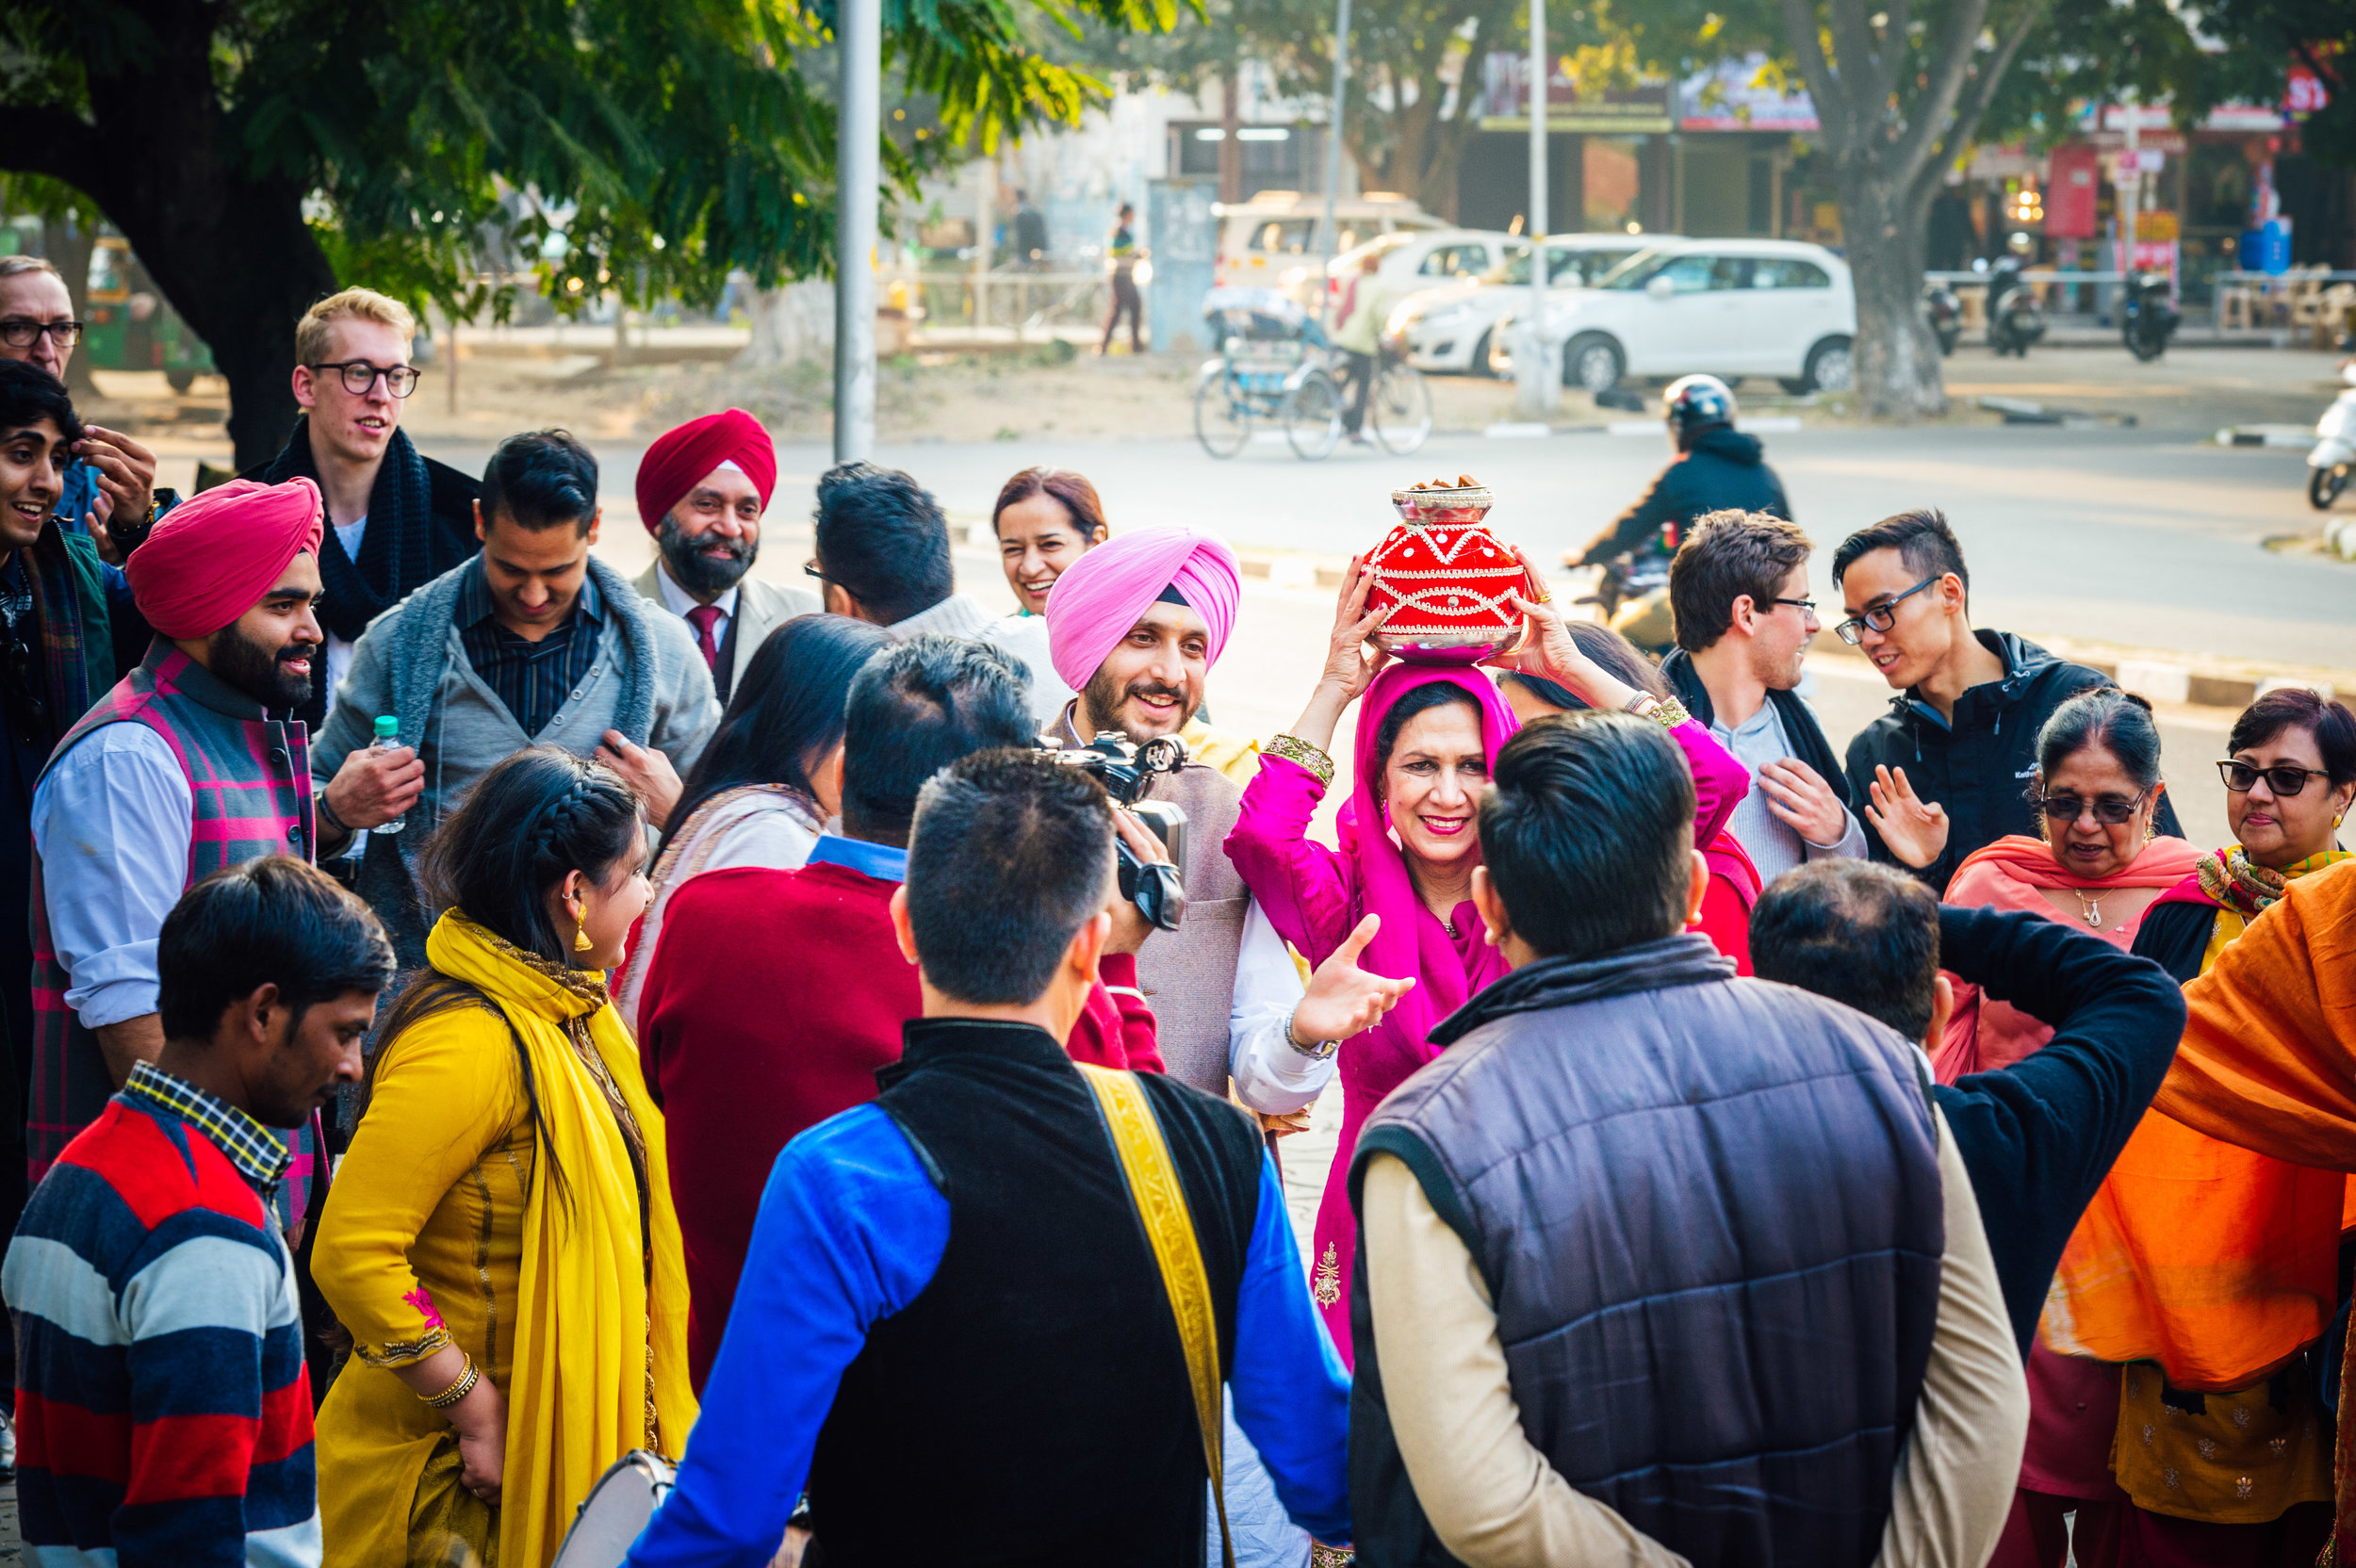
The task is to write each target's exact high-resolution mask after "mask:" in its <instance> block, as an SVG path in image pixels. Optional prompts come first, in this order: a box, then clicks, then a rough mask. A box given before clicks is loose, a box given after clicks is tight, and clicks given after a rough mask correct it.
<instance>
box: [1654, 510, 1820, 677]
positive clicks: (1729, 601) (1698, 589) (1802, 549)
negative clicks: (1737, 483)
mask: <svg viewBox="0 0 2356 1568" xmlns="http://www.w3.org/2000/svg"><path fill="white" fill-rule="evenodd" d="M1813 548H1814V546H1812V545H1810V544H1809V543H1808V535H1807V534H1805V533H1802V532H1801V531H1799V530H1798V529H1796V528H1794V527H1792V525H1791V524H1790V523H1787V522H1785V521H1784V520H1783V519H1782V518H1781V517H1776V516H1773V515H1769V514H1767V513H1764V512H1712V513H1710V514H1709V515H1706V516H1702V517H1698V518H1696V519H1694V522H1693V531H1691V532H1690V533H1688V534H1687V535H1686V540H1685V544H1684V547H1682V548H1680V549H1679V550H1678V551H1677V559H1675V560H1674V561H1672V562H1670V563H1669V614H1670V618H1671V620H1672V621H1673V622H1674V623H1675V625H1676V628H1677V646H1679V647H1681V648H1683V649H1684V650H1685V651H1686V652H1688V653H1699V652H1701V651H1702V650H1703V649H1704V648H1706V647H1709V646H1710V645H1711V644H1713V643H1715V642H1717V641H1718V639H1719V638H1721V637H1724V636H1725V635H1726V629H1727V628H1728V627H1730V626H1732V625H1733V624H1734V601H1735V600H1736V599H1738V598H1741V597H1742V596H1743V595H1745V594H1748V595H1749V596H1751V604H1752V605H1753V607H1754V608H1756V609H1758V610H1759V611H1760V612H1761V613H1764V612H1765V611H1766V610H1768V609H1769V608H1770V607H1771V605H1772V602H1773V600H1774V599H1775V594H1776V591H1777V590H1778V589H1780V588H1781V587H1782V586H1783V580H1784V579H1785V578H1787V577H1789V576H1791V575H1792V567H1794V566H1797V565H1798V564H1801V563H1802V562H1804V561H1806V560H1807V559H1808V551H1810V550H1811V549H1813Z"/></svg>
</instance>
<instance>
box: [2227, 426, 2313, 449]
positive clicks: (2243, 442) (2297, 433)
mask: <svg viewBox="0 0 2356 1568" xmlns="http://www.w3.org/2000/svg"><path fill="white" fill-rule="evenodd" d="M2217 445H2218V446H2220V447H2312V446H2314V445H2315V432H2314V431H2312V430H2309V429H2306V428H2304V427H2302V426H2299V425H2228V426H2226V427H2225V428H2224V429H2223V430H2221V431H2218V432H2217Z"/></svg>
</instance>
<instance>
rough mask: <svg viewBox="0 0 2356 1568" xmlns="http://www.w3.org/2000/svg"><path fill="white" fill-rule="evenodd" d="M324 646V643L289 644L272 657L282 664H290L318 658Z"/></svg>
mask: <svg viewBox="0 0 2356 1568" xmlns="http://www.w3.org/2000/svg"><path fill="white" fill-rule="evenodd" d="M324 646H326V645H325V644H323V643H288V644H287V645H286V646H285V647H283V648H280V649H279V650H278V651H277V652H276V653H274V654H272V655H271V656H270V657H271V658H273V659H275V660H277V661H278V662H280V663H281V664H290V663H292V662H294V661H296V660H298V659H316V658H318V657H319V649H320V648H322V647H324Z"/></svg>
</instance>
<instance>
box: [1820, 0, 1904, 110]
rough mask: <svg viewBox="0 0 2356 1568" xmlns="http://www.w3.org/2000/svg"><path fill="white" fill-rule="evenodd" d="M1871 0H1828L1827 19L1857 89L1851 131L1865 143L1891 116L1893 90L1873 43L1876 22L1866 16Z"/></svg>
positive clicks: (1848, 79) (1844, 70)
mask: <svg viewBox="0 0 2356 1568" xmlns="http://www.w3.org/2000/svg"><path fill="white" fill-rule="evenodd" d="M1868 3H1869V0H1825V5H1824V20H1825V23H1826V24H1827V25H1828V26H1829V27H1830V28H1831V30H1832V46H1833V50H1834V52H1835V53H1836V54H1837V55H1838V56H1839V57H1840V61H1841V80H1842V81H1843V82H1845V83H1848V84H1850V85H1851V86H1852V87H1854V88H1855V89H1856V90H1855V91H1854V92H1852V93H1851V94H1850V95H1849V103H1848V109H1849V116H1850V134H1851V135H1853V136H1854V137H1856V138H1857V141H1858V143H1859V144H1861V145H1871V144H1872V143H1873V142H1875V141H1878V140H1879V139H1880V137H1879V136H1878V135H1877V134H1876V132H1877V130H1878V128H1879V127H1880V126H1881V125H1882V124H1883V123H1884V122H1886V121H1887V120H1888V119H1889V116H1890V92H1889V89H1888V88H1887V87H1885V86H1884V85H1883V69H1882V60H1881V57H1880V52H1879V51H1878V50H1876V49H1875V48H1874V47H1873V24H1872V23H1870V22H1868V21H1866V19H1865V8H1866V6H1867V4H1868Z"/></svg>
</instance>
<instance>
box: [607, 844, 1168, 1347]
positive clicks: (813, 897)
mask: <svg viewBox="0 0 2356 1568" xmlns="http://www.w3.org/2000/svg"><path fill="white" fill-rule="evenodd" d="M898 886H899V884H898V883H896V882H887V881H883V880H880V879H878V878H876V877H873V876H868V875H866V874H863V873H860V872H856V871H853V870H852V869H850V868H849V867H848V866H842V865H834V864H825V863H822V864H819V865H813V866H804V867H803V868H801V869H800V870H799V871H771V870H768V869H766V868H762V867H751V866H747V867H742V868H739V869H736V870H732V871H715V872H706V873H705V874H702V875H701V876H698V877H695V879H694V880H692V881H690V882H688V883H687V884H686V885H685V886H683V887H681V888H680V889H679V890H678V891H677V892H674V893H673V894H672V895H671V902H670V907H668V909H667V910H666V911H665V912H664V914H663V940H662V941H661V943H659V944H658V945H657V946H656V948H655V953H654V961H653V964H652V966H651V967H650V968H649V969H648V970H647V971H646V989H645V990H644V991H643V992H642V993H641V996H640V1000H639V1009H638V1019H639V1037H638V1051H639V1056H640V1059H641V1061H642V1062H643V1063H644V1065H645V1068H646V1087H647V1089H648V1091H649V1092H650V1093H652V1094H653V1096H654V1098H655V1102H656V1103H658V1104H660V1105H661V1106H662V1107H663V1121H664V1124H665V1127H666V1138H665V1141H666V1142H667V1144H668V1146H669V1149H670V1169H671V1201H672V1203H673V1205H674V1206H675V1207H676V1208H677V1209H678V1211H679V1233H680V1236H681V1239H682V1240H683V1241H684V1242H685V1244H686V1251H687V1284H688V1291H689V1301H688V1319H687V1366H688V1376H689V1377H690V1379H691V1380H693V1381H694V1383H695V1387H696V1389H697V1390H698V1391H700V1390H701V1389H702V1388H703V1383H704V1376H705V1374H706V1373H707V1372H709V1371H710V1370H711V1368H712V1357H713V1356H714V1355H715V1354H716V1353H717V1352H718V1351H719V1348H720V1333H721V1331H722V1330H723V1329H725V1328H726V1327H727V1326H728V1307H729V1304H730V1303H731V1302H732V1301H733V1300H734V1299H735V1297H736V1279H737V1275H738V1274H739V1273H741V1272H742V1271H743V1270H744V1251H745V1249H746V1248H747V1247H749V1246H750V1245H751V1242H752V1235H753V1216H754V1213H755V1211H757V1210H758V1209H759V1208H760V1207H761V1189H762V1188H763V1187H765V1186H766V1185H767V1184H768V1181H769V1168H770V1167H771V1166H773V1165H775V1164H776V1163H777V1152H778V1151H779V1150H781V1149H783V1148H784V1147H785V1145H786V1141H787V1140H788V1139H789V1138H791V1137H793V1136H794V1135H795V1134H796V1133H799V1132H801V1131H802V1130H803V1129H804V1128H806V1127H812V1126H815V1125H817V1124H818V1123H819V1122H821V1121H824V1120H826V1118H828V1117H830V1116H834V1115H836V1114H838V1113H840V1112H843V1111H847V1110H849V1109H850V1108H851V1107H852V1106H854V1105H862V1104H865V1103H867V1102H868V1101H870V1100H873V1099H875V1070H876V1069H877V1068H879V1067H886V1066H889V1065H890V1064H892V1063H893V1062H896V1061H898V1060H899V1059H900V1025H901V1024H903V1023H905V1022H907V1021H908V1020H910V1019H913V1018H918V1017H921V1016H922V1015H923V1012H924V1006H923V997H922V994H921V993H920V991H919V989H918V987H917V980H916V966H915V965H914V964H912V963H909V962H908V960H907V959H906V958H904V957H902V956H901V955H900V944H899V942H898V940H897V939H896V938H894V936H893V935H892V914H891V909H890V906H891V903H892V890H893V889H894V888H896V887H898ZM1098 973H1099V974H1100V975H1101V976H1102V982H1101V983H1100V984H1099V985H1098V986H1097V987H1096V988H1095V989H1094V990H1092V991H1090V992H1089V994H1088V1007H1087V1010H1086V1011H1085V1012H1084V1013H1083V1014H1082V1015H1081V1017H1080V1020H1079V1021H1078V1022H1077V1023H1076V1024H1074V1025H1073V1026H1072V1037H1071V1039H1070V1040H1069V1041H1067V1042H1066V1045H1065V1049H1066V1050H1067V1051H1069V1052H1070V1053H1071V1054H1072V1059H1073V1060H1074V1061H1081V1062H1093V1063H1098V1064H1101V1065H1103V1066H1105V1067H1126V1068H1135V1069H1137V1070H1140V1071H1148V1072H1159V1071H1161V1070H1162V1058H1161V1054H1160V1051H1159V1050H1158V1049H1157V1047H1156V1046H1155V1043H1154V1035H1153V1012H1152V1011H1151V1010H1150V1009H1149V1008H1148V1007H1147V1006H1146V1005H1145V1002H1144V1000H1143V999H1142V998H1141V997H1140V996H1138V995H1137V960H1136V959H1135V958H1134V957H1129V956H1106V957H1105V958H1104V962H1103V963H1102V964H1101V965H1100V966H1099V968H1098ZM1107 985H1111V986H1120V987H1122V988H1125V994H1122V995H1121V996H1118V997H1116V996H1115V995H1113V994H1112V993H1111V992H1109V991H1107V990H1106V989H1105V986H1107Z"/></svg>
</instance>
